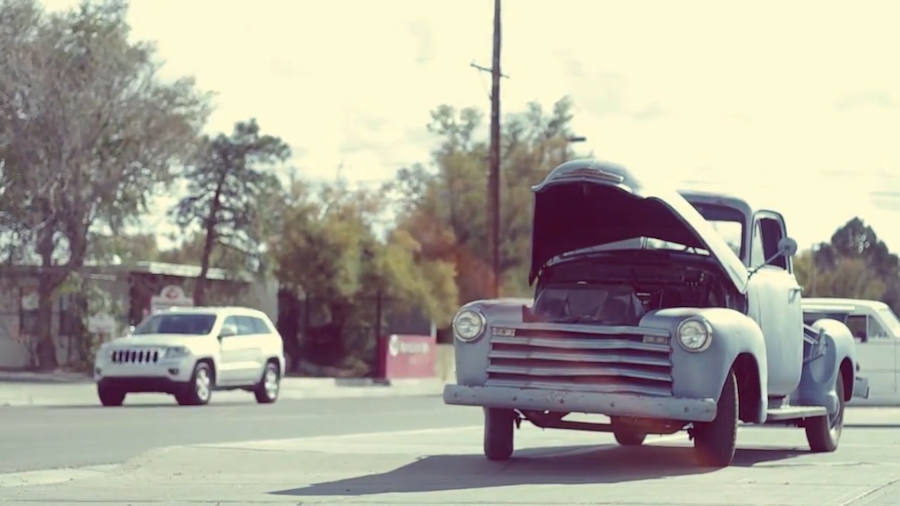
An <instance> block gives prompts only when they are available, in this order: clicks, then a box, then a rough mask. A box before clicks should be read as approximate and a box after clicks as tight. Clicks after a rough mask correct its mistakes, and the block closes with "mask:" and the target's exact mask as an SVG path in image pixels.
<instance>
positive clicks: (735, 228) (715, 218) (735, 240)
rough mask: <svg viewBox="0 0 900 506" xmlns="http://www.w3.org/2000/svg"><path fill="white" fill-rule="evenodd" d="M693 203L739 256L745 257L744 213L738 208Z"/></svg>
mask: <svg viewBox="0 0 900 506" xmlns="http://www.w3.org/2000/svg"><path fill="white" fill-rule="evenodd" d="M691 205H693V206H694V208H695V209H696V210H697V212H699V213H700V215H701V216H703V217H704V218H706V221H707V222H708V223H709V224H710V225H712V227H713V228H714V229H715V230H716V232H718V233H719V235H720V236H721V237H722V239H725V242H726V243H728V246H729V247H730V248H731V250H732V251H734V254H735V255H737V257H738V258H743V256H742V253H743V251H744V215H743V214H741V212H740V211H738V210H737V209H732V208H730V207H726V206H720V205H715V204H701V203H694V202H691Z"/></svg>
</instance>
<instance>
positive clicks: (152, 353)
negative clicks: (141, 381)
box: [112, 348, 160, 364]
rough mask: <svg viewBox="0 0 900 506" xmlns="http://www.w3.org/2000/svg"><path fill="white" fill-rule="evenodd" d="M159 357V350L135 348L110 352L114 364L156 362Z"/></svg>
mask: <svg viewBox="0 0 900 506" xmlns="http://www.w3.org/2000/svg"><path fill="white" fill-rule="evenodd" d="M159 359H160V352H159V350H152V349H140V348H135V349H130V350H113V352H112V361H113V363H116V364H126V363H135V364H144V363H146V364H150V363H155V362H158V361H159Z"/></svg>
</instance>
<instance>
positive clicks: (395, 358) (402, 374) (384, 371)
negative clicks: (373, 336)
mask: <svg viewBox="0 0 900 506" xmlns="http://www.w3.org/2000/svg"><path fill="white" fill-rule="evenodd" d="M378 350H379V352H378V357H379V364H378V365H379V371H380V373H381V374H380V376H381V377H382V378H388V379H390V378H433V377H434V376H435V369H434V366H435V361H436V357H437V342H436V339H435V338H434V337H432V336H412V335H399V334H392V335H390V336H385V337H382V338H381V339H380V340H379V342H378Z"/></svg>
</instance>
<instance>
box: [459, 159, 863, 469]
mask: <svg viewBox="0 0 900 506" xmlns="http://www.w3.org/2000/svg"><path fill="white" fill-rule="evenodd" d="M533 191H534V194H535V201H534V220H533V230H532V251H531V271H530V275H529V281H530V282H531V283H532V284H533V285H534V287H535V292H534V298H533V299H529V300H521V299H498V300H482V301H475V302H471V303H468V304H466V305H465V306H463V307H462V308H461V309H460V310H459V311H458V313H457V314H456V316H455V317H454V320H453V333H454V336H455V339H454V342H455V349H456V376H457V384H450V385H447V386H446V387H445V389H444V395H443V397H444V401H445V402H446V403H448V404H458V405H471V406H482V407H483V408H484V453H485V455H486V456H487V458H488V459H491V460H504V459H507V458H509V457H510V456H511V455H512V453H513V434H514V429H515V428H516V427H518V426H519V424H520V423H521V421H522V420H527V421H529V422H531V423H533V424H535V425H537V426H538V427H542V428H559V429H576V430H593V431H611V432H613V434H614V435H615V438H616V440H617V441H618V442H619V443H620V444H623V445H638V444H641V443H642V442H643V441H644V438H645V436H646V435H647V434H669V433H675V432H677V431H679V430H682V429H687V430H688V433H689V435H690V437H691V438H692V439H693V441H694V448H695V453H696V456H697V458H698V461H699V463H700V464H701V465H705V466H726V465H729V464H730V463H731V461H732V458H733V456H734V452H735V442H736V436H737V426H738V424H739V422H742V421H743V422H748V423H760V424H762V423H766V424H788V425H794V426H797V427H803V428H804V429H805V431H806V437H807V440H808V442H809V445H810V448H812V450H813V451H819V452H822V451H833V450H834V449H835V448H837V445H838V441H839V438H840V435H841V428H842V423H843V414H844V404H845V403H846V402H847V401H848V400H849V399H850V398H851V396H852V395H854V392H856V393H858V394H860V395H866V394H867V390H868V387H867V384H866V380H865V379H864V378H858V377H856V370H857V368H856V358H855V350H854V341H853V337H852V335H851V333H850V331H849V330H848V328H847V327H846V326H845V325H844V324H843V323H841V322H838V321H834V320H829V319H821V320H818V321H815V322H812V323H811V324H805V323H804V321H803V314H802V310H801V301H800V298H801V291H802V290H801V288H800V286H798V284H797V281H796V280H795V278H794V275H793V266H792V261H791V258H792V256H793V255H794V254H795V252H796V249H797V245H796V242H795V241H793V240H792V239H790V238H788V237H787V235H786V229H785V225H784V221H783V219H782V217H781V215H780V214H779V213H777V212H774V211H767V210H754V209H752V208H751V207H750V206H749V205H747V204H746V203H745V202H744V201H742V200H739V199H736V198H731V197H725V196H720V195H712V194H702V193H677V192H675V191H671V190H668V189H665V188H656V187H653V186H652V185H651V184H650V183H645V182H644V181H640V180H639V179H638V178H637V176H636V175H635V174H634V173H632V172H630V171H628V170H626V169H625V168H624V167H621V166H618V165H615V164H610V163H601V162H595V161H590V160H576V161H571V162H567V163H564V164H562V165H560V166H559V167H557V168H555V169H554V170H553V171H551V172H550V174H549V175H547V177H546V178H545V179H544V181H543V182H541V183H540V184H538V185H537V186H535V187H534V188H533ZM570 413H588V414H599V415H606V416H608V417H609V423H605V420H603V421H598V422H596V423H594V422H584V421H573V420H567V419H566V417H567V416H568V415H569V414H570Z"/></svg>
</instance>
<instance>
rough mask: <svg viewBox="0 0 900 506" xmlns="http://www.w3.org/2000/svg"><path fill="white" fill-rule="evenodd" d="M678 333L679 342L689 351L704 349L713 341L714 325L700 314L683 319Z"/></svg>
mask: <svg viewBox="0 0 900 506" xmlns="http://www.w3.org/2000/svg"><path fill="white" fill-rule="evenodd" d="M676 333H677V334H678V342H680V343H681V346H682V347H683V348H684V349H686V350H687V351H695V352H696V351H703V350H705V349H707V348H709V345H710V344H711V343H712V326H710V324H709V322H708V321H706V319H705V318H702V317H699V316H697V317H692V318H688V319H686V320H684V321H682V322H681V323H680V324H678V329H677V330H676Z"/></svg>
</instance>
